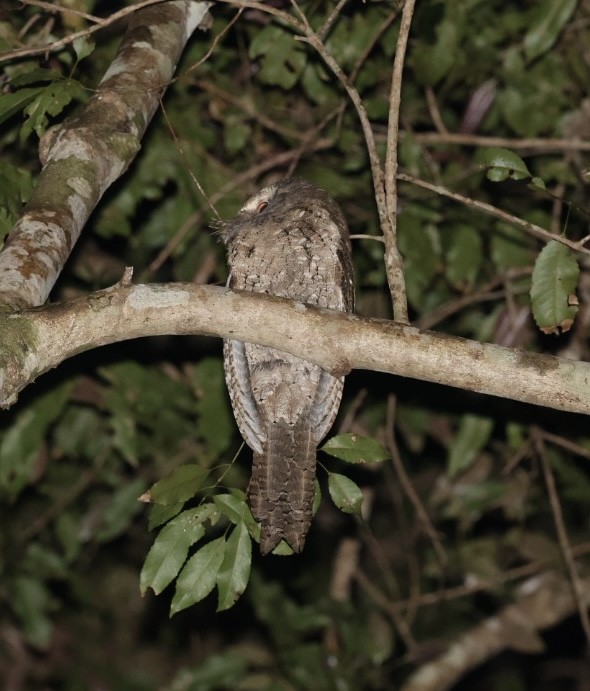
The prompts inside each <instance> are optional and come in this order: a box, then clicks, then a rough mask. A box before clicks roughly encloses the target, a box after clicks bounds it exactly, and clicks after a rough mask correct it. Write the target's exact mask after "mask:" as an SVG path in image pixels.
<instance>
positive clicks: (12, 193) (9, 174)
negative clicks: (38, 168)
mask: <svg viewBox="0 0 590 691" xmlns="http://www.w3.org/2000/svg"><path fill="white" fill-rule="evenodd" d="M1 98H2V97H1V96H0V99H1ZM32 190H33V179H32V176H31V173H30V172H29V171H28V170H25V169H24V168H17V166H14V165H12V164H11V163H9V162H8V161H0V240H2V239H3V238H4V237H5V236H6V235H7V234H8V233H9V232H10V230H11V229H12V226H13V225H14V224H15V223H16V221H17V220H18V218H19V216H20V215H21V213H22V210H23V204H24V203H25V202H26V201H27V199H28V198H29V195H30V194H31V192H32Z"/></svg>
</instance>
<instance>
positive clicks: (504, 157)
mask: <svg viewBox="0 0 590 691" xmlns="http://www.w3.org/2000/svg"><path fill="white" fill-rule="evenodd" d="M476 158H477V160H478V162H479V163H481V164H482V165H483V166H484V167H486V168H487V172H486V176H487V178H488V180H492V182H501V181H504V180H508V179H511V180H524V179H527V178H532V176H533V175H532V173H531V171H530V170H529V169H528V168H527V166H526V163H525V162H524V161H523V160H522V158H520V156H518V155H517V154H515V153H514V152H513V151H510V150H509V149H503V148H500V147H495V148H492V149H482V150H481V151H480V152H479V153H478V155H477V157H476Z"/></svg>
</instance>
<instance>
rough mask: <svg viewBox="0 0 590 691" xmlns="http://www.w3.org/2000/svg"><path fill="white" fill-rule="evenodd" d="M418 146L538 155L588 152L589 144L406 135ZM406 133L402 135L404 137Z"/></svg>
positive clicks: (469, 135) (552, 140) (565, 141)
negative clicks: (500, 149)
mask: <svg viewBox="0 0 590 691" xmlns="http://www.w3.org/2000/svg"><path fill="white" fill-rule="evenodd" d="M407 134H408V136H410V137H412V139H414V140H415V141H417V142H418V143H420V144H441V145H442V144H458V145H460V146H481V147H486V146H489V147H494V146H500V147H504V148H506V149H519V150H522V149H530V150H535V151H537V152H538V153H541V152H542V153H547V152H551V151H555V152H561V151H590V142H589V141H585V140H583V139H557V138H555V139H549V138H548V139H543V138H540V137H538V138H536V137H531V138H529V139H526V138H525V139H511V138H510V137H485V136H483V135H478V134H459V133H454V132H444V133H443V132H420V133H414V132H411V133H407ZM405 135H406V132H403V133H402V136H405Z"/></svg>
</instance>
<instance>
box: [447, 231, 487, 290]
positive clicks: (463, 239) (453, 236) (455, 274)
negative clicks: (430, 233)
mask: <svg viewBox="0 0 590 691" xmlns="http://www.w3.org/2000/svg"><path fill="white" fill-rule="evenodd" d="M448 235H449V237H448V240H447V242H448V246H447V251H446V271H445V273H446V276H447V279H448V281H449V283H451V285H453V286H454V287H455V288H457V289H458V290H462V291H464V290H466V289H468V288H470V287H471V286H472V285H473V284H474V283H475V280H476V278H477V274H478V272H479V267H480V266H481V262H482V260H483V244H482V241H481V236H480V233H479V232H478V231H477V230H475V229H474V228H472V227H471V226H469V225H465V224H458V225H456V226H455V227H453V229H452V230H450V231H449V234H448Z"/></svg>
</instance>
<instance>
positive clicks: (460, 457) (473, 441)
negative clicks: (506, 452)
mask: <svg viewBox="0 0 590 691" xmlns="http://www.w3.org/2000/svg"><path fill="white" fill-rule="evenodd" d="M493 427H494V421H493V420H492V419H491V418H488V417H480V416H479V415H464V416H463V417H462V418H461V422H460V423H459V429H458V430H457V434H456V435H455V437H454V439H453V441H452V442H451V444H450V446H449V457H448V473H449V475H450V476H451V477H452V476H453V475H456V474H457V473H459V472H461V471H463V470H466V469H467V468H468V467H469V466H470V465H471V463H472V462H473V461H474V460H475V458H476V456H477V455H478V454H479V452H480V451H481V450H482V449H483V448H484V446H485V445H486V444H487V442H488V439H489V438H490V435H491V433H492V429H493Z"/></svg>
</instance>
